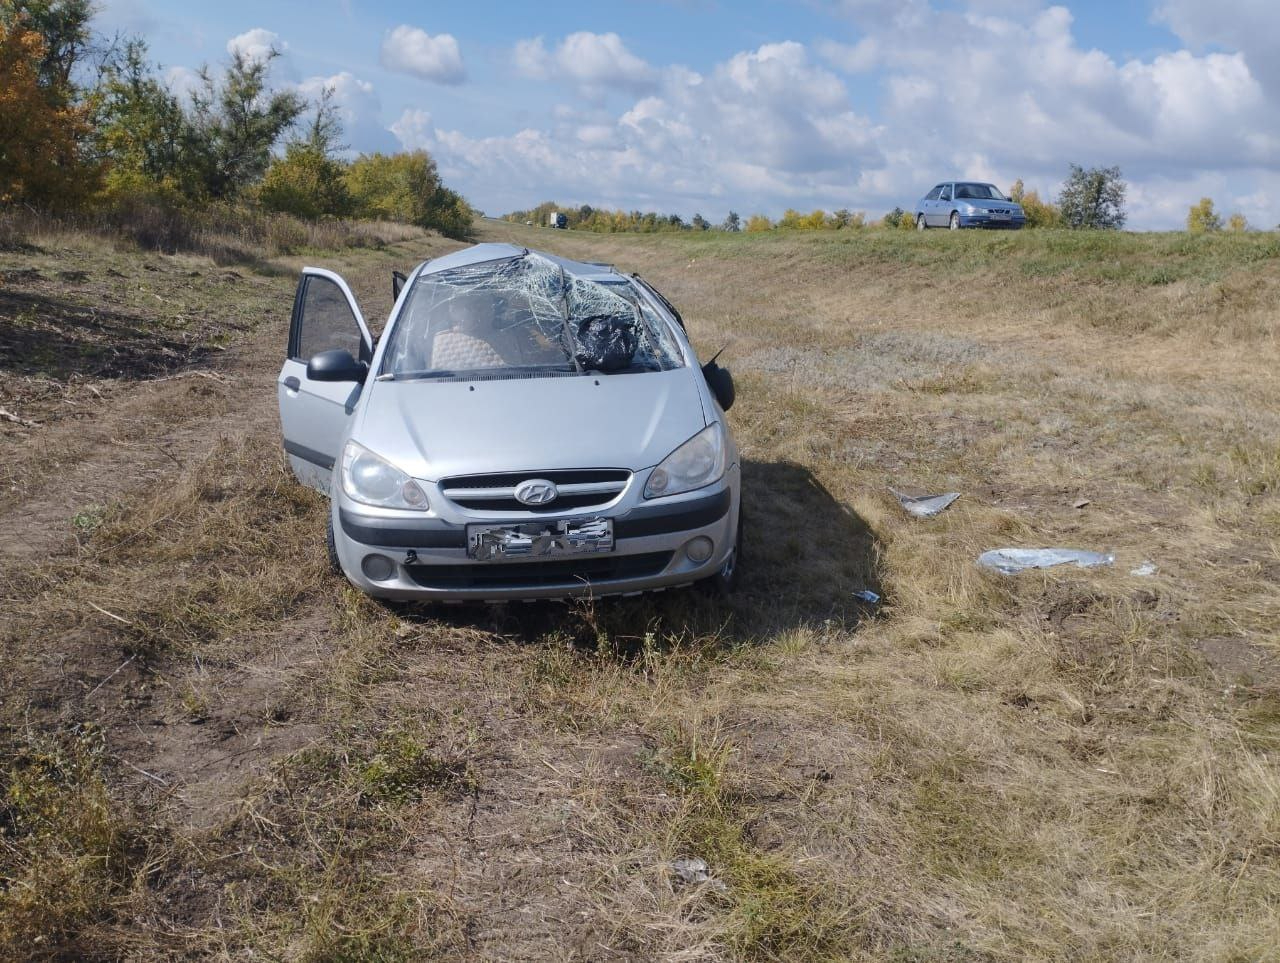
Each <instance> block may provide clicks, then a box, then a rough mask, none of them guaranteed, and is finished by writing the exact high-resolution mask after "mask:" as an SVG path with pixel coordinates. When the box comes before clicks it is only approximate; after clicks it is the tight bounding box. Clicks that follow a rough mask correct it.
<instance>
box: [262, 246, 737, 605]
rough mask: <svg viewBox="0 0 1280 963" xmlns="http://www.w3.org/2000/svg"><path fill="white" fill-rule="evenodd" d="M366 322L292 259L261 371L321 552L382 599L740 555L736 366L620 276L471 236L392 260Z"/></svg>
mask: <svg viewBox="0 0 1280 963" xmlns="http://www.w3.org/2000/svg"><path fill="white" fill-rule="evenodd" d="M394 288H395V293H396V299H395V304H394V306H393V308H392V310H391V314H390V316H389V318H388V321H387V324H386V326H385V328H384V330H383V332H382V335H381V337H380V338H379V339H378V340H377V341H376V343H375V340H374V338H373V337H372V336H371V334H370V331H369V328H368V326H367V325H366V324H365V321H364V317H363V316H362V314H361V312H360V309H359V307H358V305H357V304H356V300H355V298H354V296H353V295H352V293H351V289H350V288H349V287H348V285H347V284H346V282H345V281H344V280H343V279H342V278H341V277H339V276H338V275H336V274H334V273H332V272H330V271H326V270H322V269H320V268H304V269H303V272H302V277H301V279H300V282H299V284H298V289H297V294H296V296H295V299H294V308H293V316H292V321H291V324H290V330H289V344H288V356H287V358H286V360H285V362H284V366H283V367H282V368H281V371H280V376H279V379H278V384H277V393H278V397H279V403H280V422H281V429H282V433H283V436H284V447H285V450H286V452H287V454H288V458H289V463H290V465H291V467H292V469H293V472H294V474H295V475H296V476H297V478H298V480H299V481H300V482H302V483H303V484H306V485H310V486H312V487H314V488H317V489H319V490H320V491H322V492H325V493H327V494H328V496H329V499H330V511H329V521H328V550H329V556H330V561H331V562H332V564H333V565H334V566H335V567H336V568H337V569H339V570H341V572H342V573H343V574H344V575H345V576H346V577H347V578H348V579H349V580H350V581H351V582H352V583H353V584H354V585H355V586H357V587H358V588H360V589H361V590H362V591H364V592H366V593H368V594H369V595H372V596H375V597H379V598H384V599H399V600H439V601H463V600H476V601H503V600H511V599H540V598H571V597H583V596H588V597H602V596H608V595H627V594H636V593H640V592H645V591H651V590H659V589H666V588H674V587H677V586H683V585H689V584H693V583H700V584H701V585H703V586H705V587H708V588H711V589H714V590H716V591H718V592H728V591H730V590H731V589H732V588H733V586H734V583H735V582H736V580H737V576H738V568H739V566H738V561H739V546H740V543H741V519H742V511H741V481H740V466H739V458H738V449H737V446H736V445H735V443H734V440H733V435H732V434H731V432H730V431H729V426H728V424H727V422H726V420H725V411H727V410H728V409H729V407H730V406H731V405H732V403H733V398H734V389H733V380H732V378H731V377H730V375H729V372H728V371H727V370H725V369H724V368H722V367H720V366H719V365H717V364H716V363H715V360H714V359H713V360H712V361H711V362H709V363H708V364H706V365H699V363H698V360H697V357H696V356H695V354H694V351H693V348H692V346H691V345H690V342H689V339H688V337H687V335H686V333H685V330H684V324H683V321H682V320H681V318H680V315H679V313H678V312H677V311H676V310H675V308H674V307H672V306H671V304H670V303H669V302H668V301H667V300H666V299H665V298H664V297H663V296H662V295H661V294H659V293H658V292H657V290H655V289H654V288H653V287H652V286H651V285H649V284H648V283H647V282H645V281H644V280H643V279H642V278H640V277H639V276H637V275H631V276H627V275H624V274H622V273H620V272H618V271H617V270H615V269H614V268H612V267H609V266H607V265H601V264H592V263H583V262H578V261H570V260H566V259H564V258H560V257H556V256H554V255H551V254H543V253H539V252H536V251H531V250H527V249H525V248H520V247H515V246H512V245H508V244H479V245H475V246H473V247H470V248H467V249H465V250H461V251H458V252H455V253H453V254H450V255H448V256H446V257H442V258H439V259H437V260H434V261H429V262H424V263H423V264H421V265H419V266H418V267H417V269H416V270H414V271H413V272H412V273H411V274H409V275H408V276H407V277H406V276H403V275H396V278H395V282H394Z"/></svg>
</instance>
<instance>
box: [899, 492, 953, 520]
mask: <svg viewBox="0 0 1280 963" xmlns="http://www.w3.org/2000/svg"><path fill="white" fill-rule="evenodd" d="M889 492H890V494H892V495H893V497H894V498H896V499H897V500H898V504H900V505H901V506H902V508H903V510H904V511H905V512H906V513H907V514H908V515H914V516H915V517H916V518H933V516H934V515H938V514H941V513H942V512H943V511H945V510H946V508H947V506H948V505H950V504H951V503H952V502H954V501H955V500H956V499H957V498H959V497H960V493H959V492H946V493H945V494H942V495H920V496H916V495H904V494H902V492H899V491H894V490H893V489H892V488H890V489H889Z"/></svg>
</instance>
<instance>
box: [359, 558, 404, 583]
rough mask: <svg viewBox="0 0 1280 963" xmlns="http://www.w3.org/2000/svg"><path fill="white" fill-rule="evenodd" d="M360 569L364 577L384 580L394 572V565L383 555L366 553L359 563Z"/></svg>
mask: <svg viewBox="0 0 1280 963" xmlns="http://www.w3.org/2000/svg"><path fill="white" fill-rule="evenodd" d="M360 571H362V572H364V574H365V578H368V579H372V580H373V581H375V582H385V581H386V580H387V579H389V578H391V576H392V575H394V574H395V571H396V565H395V562H393V561H391V559H389V558H387V557H386V556H385V555H366V556H365V557H364V561H363V562H361V563H360Z"/></svg>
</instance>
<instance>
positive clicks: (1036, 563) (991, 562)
mask: <svg viewBox="0 0 1280 963" xmlns="http://www.w3.org/2000/svg"><path fill="white" fill-rule="evenodd" d="M1115 560H1116V557H1115V556H1114V555H1111V554H1106V555H1103V554H1101V553H1099V552H1088V551H1085V550H1083V549H1079V548H995V549H992V550H991V551H989V552H983V553H982V554H981V555H979V556H978V564H979V565H981V566H982V567H983V568H990V569H994V570H995V571H997V572H1000V573H1002V574H1004V575H1016V574H1017V573H1018V572H1024V571H1026V570H1027V569H1031V568H1052V567H1053V566H1055V565H1068V564H1074V565H1075V566H1077V567H1078V568H1093V567H1095V566H1097V565H1110V564H1112V563H1113V562H1114V561H1115Z"/></svg>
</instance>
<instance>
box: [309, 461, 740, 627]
mask: <svg viewBox="0 0 1280 963" xmlns="http://www.w3.org/2000/svg"><path fill="white" fill-rule="evenodd" d="M738 492H739V469H738V466H736V465H735V466H733V467H732V468H730V469H729V471H727V472H726V473H725V475H724V477H723V478H722V479H721V480H720V481H719V482H718V483H716V484H715V485H713V486H710V487H708V488H703V489H699V490H697V491H694V492H688V493H686V494H684V495H675V496H671V497H668V498H662V499H654V500H652V501H649V502H641V503H638V504H620V505H615V506H614V507H612V508H609V509H606V510H603V511H598V512H590V513H587V512H580V511H579V512H566V513H565V514H564V515H542V516H540V518H539V520H540V521H547V522H550V521H552V520H555V519H558V518H588V517H605V518H612V519H613V530H614V540H615V543H614V550H613V551H612V552H605V553H600V554H587V555H567V556H556V557H552V558H544V559H539V560H528V559H517V560H497V561H485V562H481V561H476V560H474V559H471V558H469V557H468V556H467V535H466V525H467V523H471V524H475V523H477V522H489V523H492V524H507V523H510V522H511V521H513V519H511V518H498V517H490V518H485V517H481V516H478V515H477V516H470V515H469V516H468V517H466V518H465V519H457V520H453V519H442V518H436V517H420V518H408V517H404V516H398V517H387V516H380V515H375V514H371V513H368V510H367V509H363V506H359V505H356V504H354V503H351V502H349V501H347V500H346V499H345V497H344V496H342V495H341V494H340V493H339V494H338V495H336V496H335V498H334V499H333V505H332V511H333V530H334V545H335V548H336V549H337V552H338V559H339V561H340V562H341V564H342V569H343V572H344V574H345V575H346V576H347V578H348V579H349V580H350V581H351V583H352V584H353V585H355V586H356V587H357V588H359V589H360V590H361V591H363V592H365V593H367V594H369V595H372V596H374V597H377V598H385V599H400V600H406V601H408V600H435V601H444V602H454V601H468V600H469V601H483V602H497V601H510V600H519V599H528V600H532V599H565V598H584V597H590V598H600V597H604V596H609V595H635V594H639V593H641V592H648V591H654V590H659V589H666V588H674V587H678V586H681V585H687V584H689V583H692V582H696V581H698V580H699V579H702V578H706V577H708V576H711V575H713V574H715V572H716V571H718V570H719V569H720V567H721V566H722V565H723V564H724V563H725V561H726V560H727V559H728V557H729V555H730V553H731V552H732V551H733V549H734V547H735V541H736V537H737V520H738V512H739V505H738ZM700 535H701V536H706V537H707V538H709V539H711V541H712V543H713V544H714V550H713V551H712V553H711V557H710V558H709V559H707V560H706V561H704V562H695V561H693V560H692V559H690V558H689V557H688V555H687V554H686V553H685V547H686V546H687V544H688V543H689V541H690V540H692V539H694V538H696V537H697V536H700ZM369 556H381V557H382V558H385V559H387V560H389V561H390V562H391V566H390V569H391V574H390V576H389V577H388V578H384V579H377V580H374V579H372V578H369V577H368V576H367V575H366V573H365V568H366V567H367V566H366V564H365V563H366V560H367V559H368V557H369ZM375 567H376V566H375ZM383 567H384V568H385V567H386V566H383Z"/></svg>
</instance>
